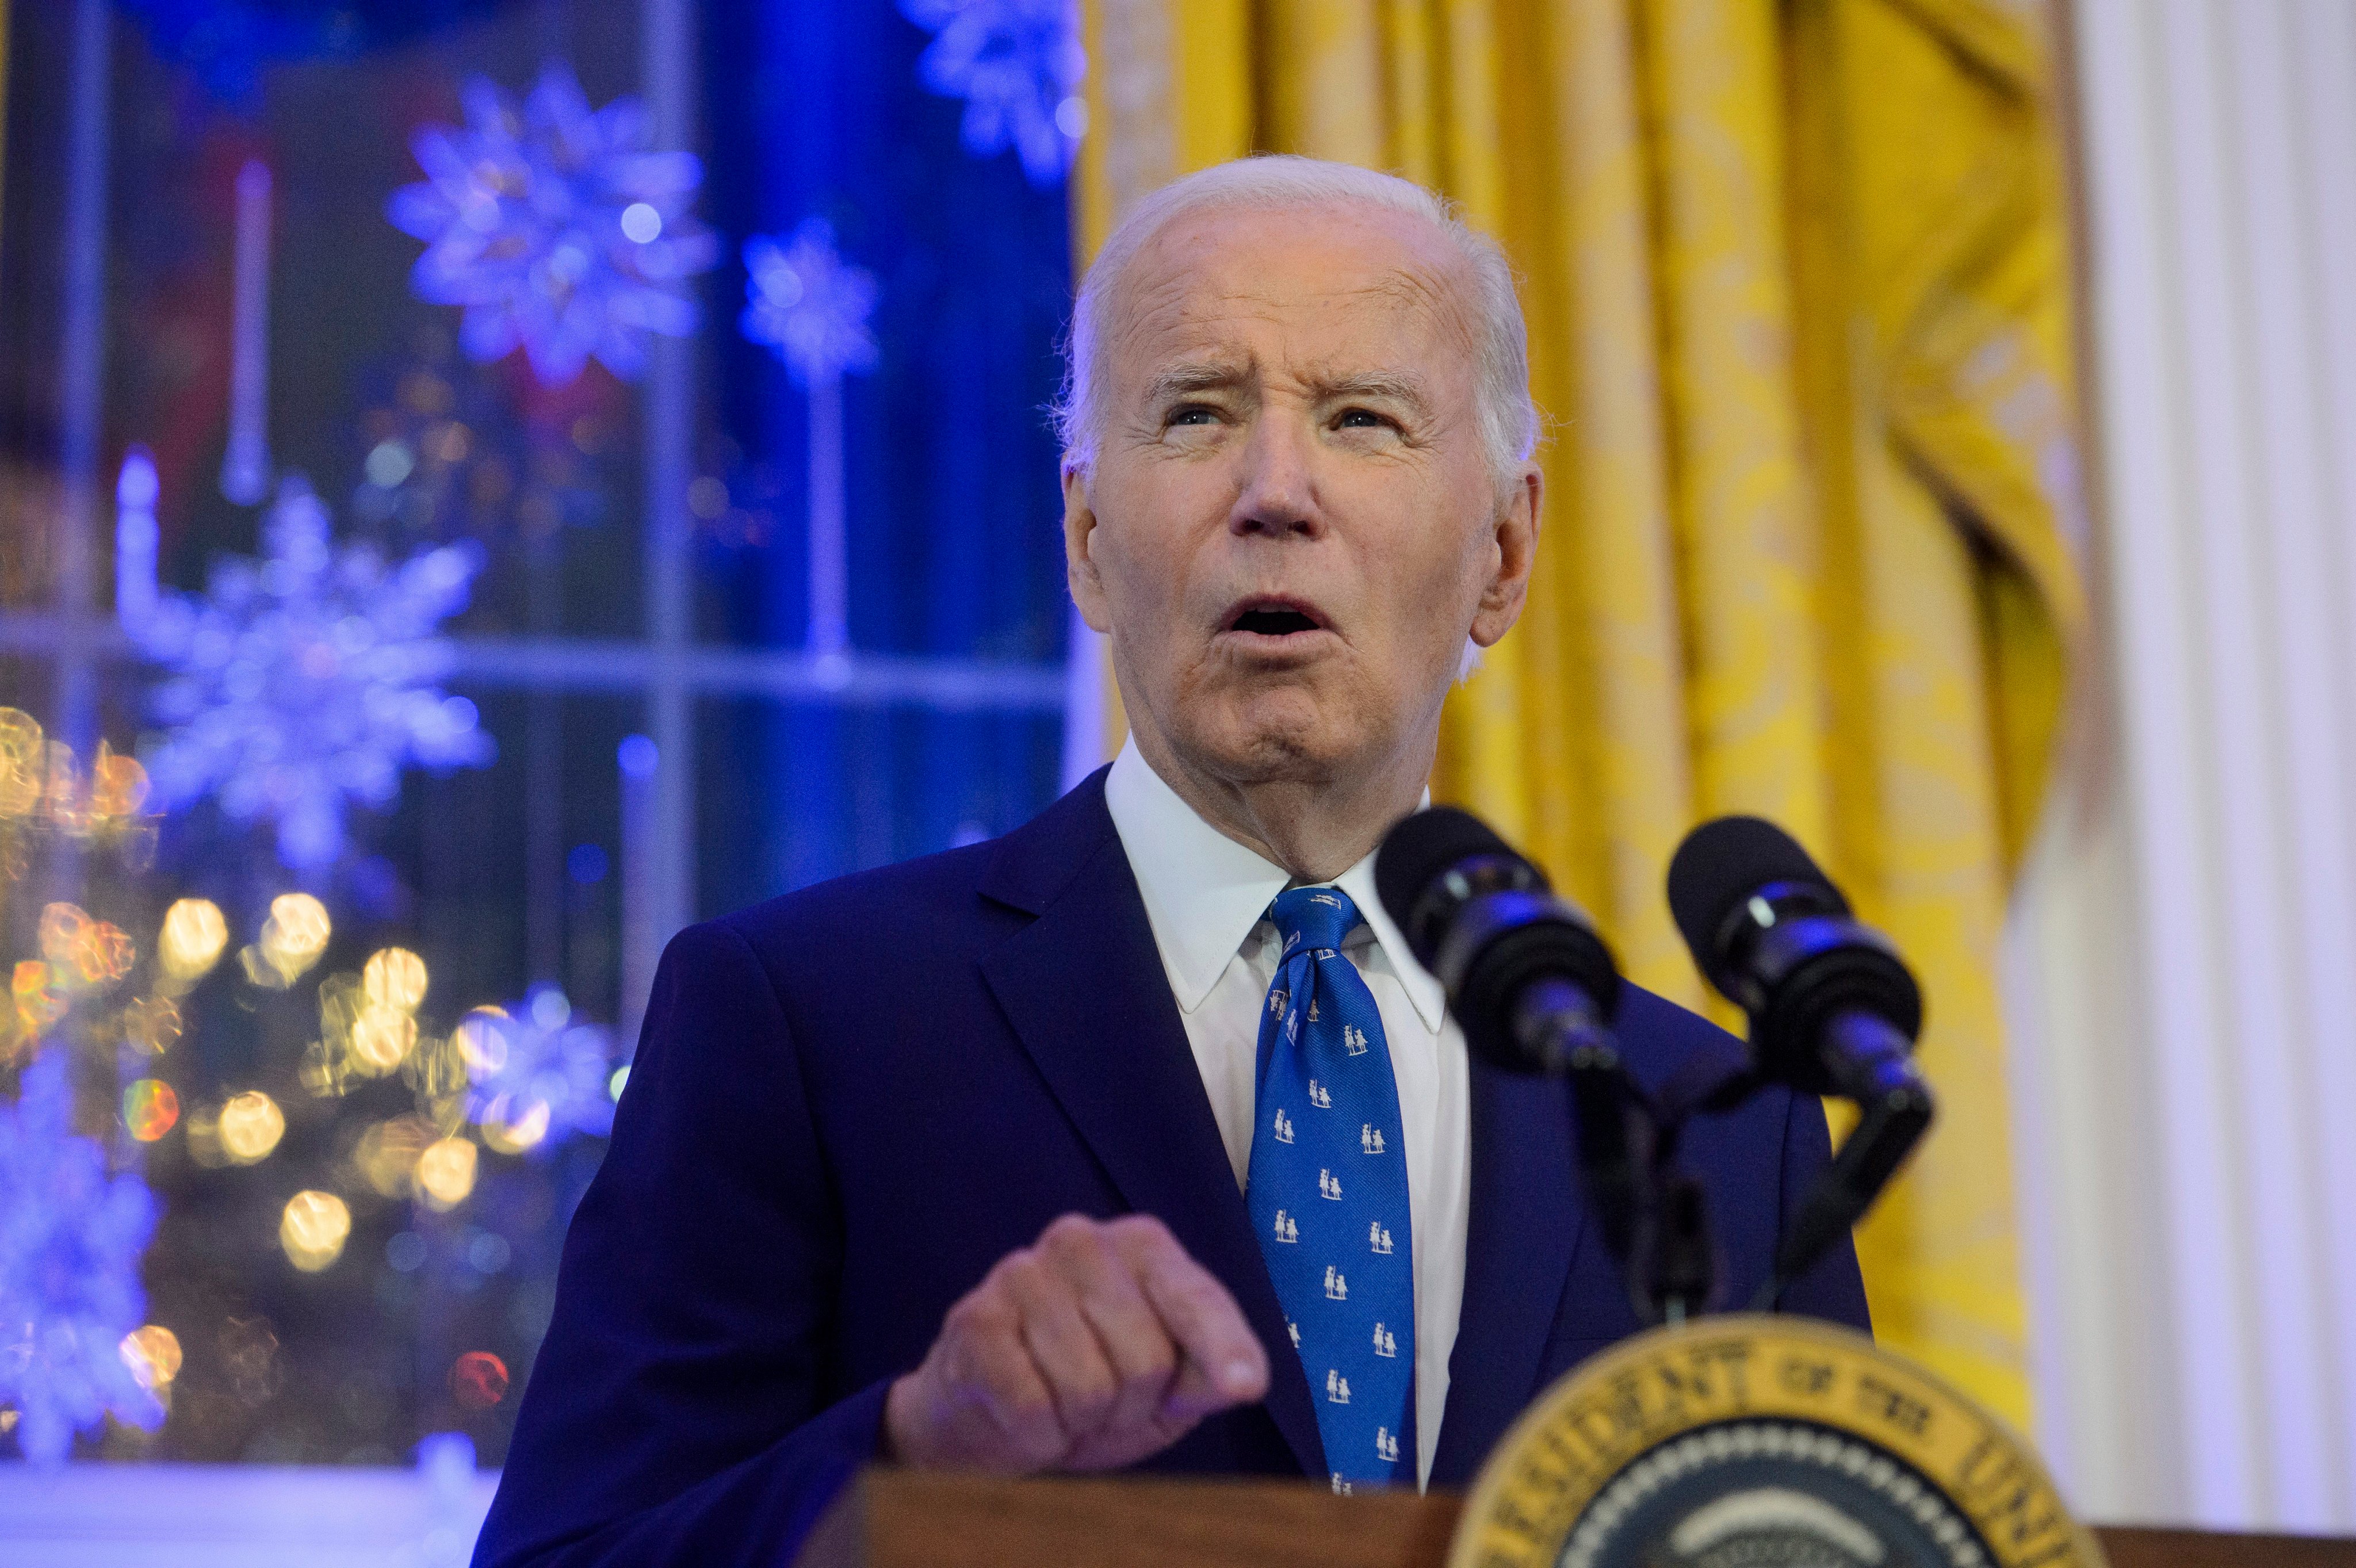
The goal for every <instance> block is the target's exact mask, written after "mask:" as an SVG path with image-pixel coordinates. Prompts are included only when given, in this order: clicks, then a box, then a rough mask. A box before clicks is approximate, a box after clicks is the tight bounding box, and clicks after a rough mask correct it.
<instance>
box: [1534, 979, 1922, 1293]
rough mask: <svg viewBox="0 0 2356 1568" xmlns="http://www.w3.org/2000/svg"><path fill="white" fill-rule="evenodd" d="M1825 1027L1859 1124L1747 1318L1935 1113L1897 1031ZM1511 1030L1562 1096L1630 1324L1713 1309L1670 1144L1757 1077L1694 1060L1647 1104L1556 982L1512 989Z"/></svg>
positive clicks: (1584, 1011) (1705, 1208)
mask: <svg viewBox="0 0 2356 1568" xmlns="http://www.w3.org/2000/svg"><path fill="white" fill-rule="evenodd" d="M1829 1028H1830V1030H1831V1031H1832V1032H1833V1033H1835V1034H1836V1035H1837V1036H1838V1039H1839V1043H1840V1044H1841V1046H1842V1047H1844V1048H1842V1049H1839V1050H1834V1051H1827V1052H1826V1053H1825V1057H1826V1061H1827V1062H1828V1063H1830V1064H1835V1066H1834V1071H1835V1073H1836V1082H1835V1085H1834V1087H1835V1090H1836V1091H1837V1093H1838V1094H1839V1095H1840V1097H1841V1098H1843V1099H1845V1100H1847V1101H1852V1102H1854V1103H1855V1104H1856V1105H1857V1106H1858V1108H1859V1110H1860V1112H1862V1115H1861V1117H1860V1118H1859V1120H1858V1125H1857V1127H1856V1128H1855V1129H1854V1130H1853V1131H1852V1132H1851V1133H1849V1135H1848V1136H1847V1138H1846V1139H1844V1140H1842V1142H1841V1146H1840V1147H1839V1149H1837V1151H1835V1153H1834V1155H1833V1157H1832V1160H1831V1162H1830V1163H1829V1164H1828V1165H1826V1167H1825V1168H1824V1170H1823V1171H1821V1172H1819V1173H1818V1174H1817V1176H1816V1179H1815V1182H1814V1183H1812V1184H1811V1185H1810V1187H1809V1188H1808V1191H1807V1193H1806V1195H1805V1196H1804V1197H1803V1198H1802V1200H1801V1203H1800V1208H1799V1211H1798V1213H1797V1215H1796V1216H1795V1217H1794V1220H1793V1223H1792V1225H1791V1227H1790V1229H1789V1230H1787V1231H1786V1232H1785V1233H1784V1236H1783V1242H1782V1244H1781V1246H1780V1247H1779V1248H1778V1249H1777V1251H1776V1255H1775V1262H1774V1267H1773V1269H1772V1271H1771V1272H1770V1273H1769V1275H1768V1278H1767V1279H1766V1281H1765V1282H1764V1283H1762V1285H1761V1286H1760V1288H1759V1291H1758V1293H1757V1294H1755V1295H1753V1296H1752V1297H1751V1302H1750V1303H1749V1309H1750V1310H1751V1311H1753V1312H1772V1311H1773V1310H1774V1308H1775V1301H1776V1298H1777V1297H1778V1296H1780V1295H1782V1294H1783V1291H1784V1289H1785V1287H1787V1286H1788V1285H1790V1284H1791V1283H1792V1282H1793V1281H1794V1280H1795V1279H1797V1278H1798V1277H1799V1276H1800V1275H1801V1274H1803V1273H1806V1272H1807V1269H1808V1267H1809V1266H1810V1265H1811V1264H1813V1263H1814V1262H1815V1261H1816V1259H1817V1258H1818V1257H1820V1256H1822V1255H1823V1253H1824V1251H1825V1249H1826V1248H1827V1247H1829V1246H1831V1245H1832V1244H1833V1243H1834V1242H1835V1241H1836V1240H1838V1239H1839V1238H1840V1237H1841V1236H1843V1235H1844V1234H1846V1233H1847V1231H1848V1230H1849V1229H1850V1228H1851V1227H1852V1226H1854V1225H1855V1224H1856V1223H1857V1222H1858V1220H1859V1219H1863V1218H1864V1217H1865V1214H1866V1212H1867V1211H1868V1210H1869V1209H1870V1208H1872V1207H1873V1204H1874V1201H1875V1199H1877V1198H1879V1197H1880V1196H1881V1191H1882V1189H1883V1188H1884V1187H1887V1186H1889V1185H1890V1180H1891V1178H1892V1177H1894V1176H1896V1175H1897V1174H1898V1170H1899V1167H1900V1166H1901V1165H1904V1163H1905V1161H1906V1157H1907V1155H1910V1154H1912V1152H1913V1149H1914V1145H1915V1144H1918V1143H1920V1142H1921V1141H1922V1135H1923V1133H1925V1132H1927V1131H1928V1130H1929V1129H1930V1125H1931V1120H1932V1117H1933V1113H1934V1111H1935V1106H1934V1102H1933V1099H1932V1095H1931V1091H1930V1090H1929V1089H1928V1088H1927V1087H1926V1086H1925V1085H1924V1084H1923V1082H1922V1079H1921V1078H1920V1077H1919V1076H1918V1075H1917V1074H1916V1073H1915V1071H1914V1069H1913V1064H1912V1058H1911V1055H1910V1042H1909V1041H1908V1040H1907V1038H1906V1036H1904V1035H1902V1034H1901V1033H1900V1032H1899V1031H1898V1030H1896V1029H1895V1028H1893V1027H1891V1026H1890V1025H1889V1024H1888V1023H1886V1022H1884V1021H1883V1020H1881V1019H1880V1018H1878V1017H1876V1016H1874V1015H1871V1014H1868V1013H1862V1012H1844V1013H1841V1014H1837V1015H1835V1016H1834V1018H1833V1019H1832V1021H1831V1024H1830V1026H1829ZM1514 1029H1515V1035H1516V1036H1518V1037H1519V1039H1520V1041H1521V1043H1522V1045H1523V1046H1524V1047H1526V1049H1527V1050H1528V1051H1529V1053H1530V1059H1532V1060H1533V1061H1536V1062H1539V1063H1543V1064H1544V1066H1545V1068H1546V1069H1547V1071H1549V1072H1551V1073H1553V1074H1555V1075H1557V1076H1559V1077H1561V1078H1562V1079H1565V1080H1566V1081H1567V1082H1568V1083H1569V1086H1570V1093H1571V1120H1572V1125H1573V1130H1574V1133H1575V1135H1576V1137H1577V1140H1578V1143H1579V1157H1580V1171H1581V1173H1582V1175H1583V1176H1584V1177H1585V1179H1586V1185H1587V1187H1588V1192H1589V1195H1590V1198H1591V1199H1592V1201H1593V1202H1594V1205H1595V1208H1596V1213H1597V1217H1598V1219H1600V1221H1601V1225H1602V1229H1603V1240H1604V1244H1605V1245H1606V1246H1607V1247H1609V1248H1610V1249H1611V1251H1612V1256H1613V1257H1614V1258H1616V1259H1618V1260H1619V1262H1620V1266H1621V1269H1622V1273H1624V1274H1625V1276H1626V1278H1627V1282H1628V1294H1629V1299H1630V1301H1631V1302H1632V1303H1633V1305H1634V1306H1635V1308H1636V1311H1637V1313H1638V1315H1639V1316H1642V1317H1643V1318H1644V1320H1645V1321H1646V1322H1648V1323H1656V1324H1658V1323H1667V1324H1676V1323H1682V1322H1685V1321H1686V1320H1687V1319H1688V1318H1692V1317H1698V1316H1702V1315H1703V1314H1705V1313H1707V1312H1709V1311H1711V1310H1713V1309H1714V1308H1715V1306H1716V1305H1717V1297H1718V1290H1719V1277H1718V1273H1719V1270H1718V1249H1717V1244H1716V1241H1715V1239H1714V1236H1713V1233H1712V1231H1711V1229H1710V1223H1709V1202H1708V1193H1707V1191H1706V1190H1705V1189H1704V1188H1703V1187H1702V1185H1701V1183H1700V1181H1699V1180H1697V1178H1696V1177H1695V1176H1692V1175H1691V1174H1690V1173H1689V1172H1687V1171H1686V1170H1685V1169H1684V1168H1683V1167H1682V1166H1681V1165H1679V1163H1678V1158H1677V1154H1678V1146H1679V1144H1681V1142H1682V1141H1683V1136H1684V1133H1685V1126H1686V1122H1687V1120H1688V1119H1689V1118H1691V1117H1692V1116H1693V1115H1694V1114H1695V1113H1697V1112H1722V1111H1730V1110H1732V1109H1734V1108H1735V1107H1736V1106H1739V1105H1741V1104H1743V1103H1744V1102H1745V1101H1749V1100H1750V1099H1751V1098H1752V1097H1753V1096H1754V1095H1756V1094H1757V1093H1758V1092H1759V1091H1760V1090H1762V1089H1764V1088H1765V1087H1767V1084H1768V1082H1769V1081H1770V1080H1768V1079H1762V1078H1761V1077H1760V1076H1759V1075H1758V1074H1757V1073H1756V1071H1754V1070H1753V1069H1751V1068H1750V1067H1749V1066H1748V1064H1747V1063H1745V1062H1736V1061H1732V1060H1729V1059H1719V1060H1712V1059H1709V1058H1697V1060H1696V1061H1695V1062H1694V1063H1693V1064H1691V1065H1690V1066H1689V1067H1688V1068H1687V1069H1686V1070H1684V1071H1683V1072H1680V1073H1679V1074H1677V1075H1676V1077H1675V1078H1673V1079H1671V1080H1670V1081H1669V1082H1668V1083H1666V1084H1665V1085H1664V1086H1663V1088H1662V1090H1661V1092H1660V1093H1659V1094H1658V1095H1657V1096H1656V1095H1654V1094H1650V1093H1647V1092H1646V1091H1645V1090H1644V1086H1643V1085H1642V1084H1640V1083H1638V1082H1637V1081H1636V1079H1635V1076H1634V1075H1633V1073H1631V1072H1630V1071H1629V1070H1628V1066H1627V1062H1626V1059H1625V1058H1622V1055H1621V1054H1620V1047H1619V1044H1618V1042H1617V1041H1616V1040H1615V1039H1614V1038H1613V1037H1612V1032H1611V1030H1610V1029H1609V1028H1607V1027H1606V1026H1604V1025H1603V1024H1602V1023H1601V1021H1600V1020H1599V1019H1597V1018H1596V1017H1595V1015H1594V1014H1593V1012H1592V1011H1591V1010H1590V1008H1589V1007H1588V1006H1586V1005H1585V1004H1584V1001H1583V998H1581V997H1580V993H1577V992H1576V991H1574V990H1572V989H1571V988H1570V987H1569V986H1566V985H1561V984H1559V983H1547V982H1541V983H1538V984H1536V985H1533V986H1531V987H1530V988H1529V989H1528V991H1527V992H1526V993H1524V995H1523V998H1522V1001H1521V1005H1520V1006H1519V1007H1518V1008H1517V1009H1516V1012H1515V1020H1514Z"/></svg>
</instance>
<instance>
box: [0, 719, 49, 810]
mask: <svg viewBox="0 0 2356 1568" xmlns="http://www.w3.org/2000/svg"><path fill="white" fill-rule="evenodd" d="M47 763H48V748H47V747H46V746H43V744H42V736H41V725H40V721H39V720H37V719H36V718H34V717H33V715H32V714H28V713H26V712H25V711H24V710H22V709H20V708H0V817H22V816H26V815H28V814H30V813H31V811H32V810H33V808H34V807H36V806H37V805H39V804H40V803H41V781H42V778H43V775H44V774H45V773H46V772H47V770H48V769H47Z"/></svg>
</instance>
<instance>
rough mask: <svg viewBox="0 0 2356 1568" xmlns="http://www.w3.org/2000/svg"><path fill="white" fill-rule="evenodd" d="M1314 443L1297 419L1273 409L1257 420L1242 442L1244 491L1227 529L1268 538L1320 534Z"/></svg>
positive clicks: (1238, 497) (1228, 520)
mask: <svg viewBox="0 0 2356 1568" xmlns="http://www.w3.org/2000/svg"><path fill="white" fill-rule="evenodd" d="M1315 447H1316V441H1315V436H1314V435H1313V434H1312V432H1311V431H1310V430H1309V429H1308V428H1307V426H1306V424H1305V422H1303V421H1301V420H1299V419H1295V418H1289V417H1287V416H1286V415H1285V414H1284V413H1281V412H1280V411H1274V410H1271V411H1269V412H1268V413H1263V414H1262V415H1261V417H1260V418H1259V419H1258V420H1257V421H1255V422H1254V424H1253V426H1252V433H1251V438H1250V439H1249V440H1248V441H1247V442H1246V443H1245V445H1244V452H1243V460H1244V474H1243V489H1242V490H1241V491H1240V492H1239V493H1238V494H1237V497H1236V504H1235V510H1233V511H1232V512H1231V513H1229V515H1228V518H1227V526H1228V528H1229V529H1230V530H1231V531H1232V532H1236V533H1243V534H1250V533H1264V534H1268V535H1269V536H1271V537H1282V536H1283V535H1285V534H1290V533H1302V534H1314V533H1316V532H1319V530H1320V526H1321V519H1320V516H1319V513H1318V497H1317V484H1316V478H1315V475H1314V473H1313V471H1312V464H1313V460H1314V455H1315Z"/></svg>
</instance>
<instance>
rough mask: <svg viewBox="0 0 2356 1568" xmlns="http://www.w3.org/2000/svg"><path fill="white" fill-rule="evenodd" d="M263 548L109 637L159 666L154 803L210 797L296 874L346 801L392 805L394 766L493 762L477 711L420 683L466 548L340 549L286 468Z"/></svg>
mask: <svg viewBox="0 0 2356 1568" xmlns="http://www.w3.org/2000/svg"><path fill="white" fill-rule="evenodd" d="M262 546H263V549H264V552H265V555H264V558H263V559H262V560H261V561H252V560H247V559H245V558H242V557H233V558H230V559H229V560H225V561H222V562H220V564H217V565H215V566H214V568H213V571H212V575H211V580H210V583H209V585H208V587H207V589H206V592H205V595H204V596H203V597H201V598H190V597H187V596H181V595H177V594H175V595H153V596H152V599H151V603H152V606H153V607H152V608H151V609H149V610H148V611H147V613H146V614H145V615H143V616H140V617H138V618H135V619H133V618H126V619H125V624H124V630H125V631H127V632H128V633H129V634H130V636H131V638H132V640H133V641H134V643H135V644H136V645H137V646H138V648H139V649H140V650H141V651H142V652H144V653H145V654H146V655H147V656H148V657H149V658H150V659H153V660H157V661H158V662H160V663H163V664H165V665H166V666H168V667H169V668H170V669H171V670H172V671H174V674H173V676H172V678H171V679H169V680H167V681H166V682H164V684H163V685H162V686H161V687H160V688H159V689H158V690H157V692H156V693H155V714H156V716H157V717H158V718H159V719H161V720H163V721H164V722H165V723H166V725H170V726H172V727H171V728H170V729H169V731H168V733H167V734H166V737H165V740H164V743H163V744H162V746H159V747H158V748H157V749H156V750H155V752H154V753H153V754H152V755H151V756H150V757H148V758H147V759H146V760H147V772H148V778H149V779H150V781H151V782H152V783H153V785H154V787H155V792H156V795H157V798H158V799H159V800H160V801H161V802H162V803H163V804H164V805H165V806H166V808H167V809H171V808H176V807H179V806H185V805H187V804H189V803H190V802H192V801H194V800H198V798H200V797H202V796H204V795H207V794H211V795H214V796H216V797H217V798H218V799H219V800H220V807H221V810H222V811H224V812H225V813H226V814H227V815H229V816H230V818H231V819H233V820H235V821H239V822H251V821H253V820H255V819H258V818H267V819H269V820H270V821H272V822H275V823H276V824H277V832H278V857H279V859H281V860H282V861H284V862H285V864H286V865H288V866H289V867H292V868H295V869H297V870H302V869H307V868H312V867H316V866H322V865H328V864H329V863H331V862H333V861H334V860H335V859H336V858H337V856H338V855H339V854H342V852H343V847H344V809H345V806H346V804H347V803H348V802H350V801H359V802H361V803H363V804H366V805H370V806H383V805H386V804H388V803H390V802H391V800H394V799H395V797H397V796H398V795H399V793H400V790H401V770H402V767H403V766H404V765H406V764H409V763H415V764H417V765H419V766H421V767H425V768H465V767H480V766H482V765H483V764H485V763H487V762H488V761H489V760H490V759H491V757H492V754H493V747H492V745H491V741H490V737H489V736H486V735H484V734H483V733H482V732H481V731H480V730H479V729H477V726H476V712H475V704H474V703H470V702H468V701H467V700H466V698H464V697H456V696H451V695H447V694H445V693H444V692H442V691H441V690H440V688H439V687H438V686H437V685H436V684H434V682H438V681H439V680H441V678H442V677H443V676H444V674H446V673H447V672H448V671H449V668H450V664H451V660H452V653H451V649H450V646H449V644H448V643H447V642H446V641H444V640H443V639H441V638H439V637H437V636H435V635H434V632H435V628H437V627H438V626H439V625H440V624H441V622H442V621H443V620H444V619H445V618H448V617H449V616H451V615H454V614H455V613H456V612H457V611H458V610H459V609H460V608H461V607H464V606H465V604H466V594H467V589H468V586H469V585H470V584H471V582H472V581H473V578H474V575H475V573H476V571H477V567H478V565H479V564H480V559H481V553H480V550H479V548H478V547H477V546H475V545H474V544H472V543H471V542H468V543H462V544H455V545H444V547H442V548H440V549H438V550H428V551H424V552H423V553H419V554H416V555H412V556H411V557H409V558H408V559H407V560H405V561H402V563H400V564H398V565H393V566H388V565H387V564H385V562H384V560H383V558H382V557H381V556H380V555H379V554H378V553H377V552H376V551H375V550H373V549H371V548H369V546H367V545H348V546H346V547H344V548H342V549H337V548H336V547H334V546H333V545H331V544H330V543H329V542H328V538H327V508H326V507H325V506H323V505H322V504H321V503H320V501H319V499H318V498H317V497H316V496H314V495H313V494H312V493H311V490H310V487H309V486H308V485H307V484H305V482H304V481H303V479H302V478H300V477H299V476H294V477H290V478H288V479H287V480H286V481H285V482H284V484H283V485H282V486H281V487H280V489H279V495H278V499H277V502H276V503H275V504H274V505H273V507H272V509H271V510H270V514H269V516H268V517H267V518H266V519H265V520H264V521H263V524H262ZM151 594H152V590H151Z"/></svg>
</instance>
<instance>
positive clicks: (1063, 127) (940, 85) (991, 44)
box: [900, 0, 1087, 187]
mask: <svg viewBox="0 0 2356 1568" xmlns="http://www.w3.org/2000/svg"><path fill="white" fill-rule="evenodd" d="M900 13H901V15H903V16H906V17H907V18H908V20H910V21H911V22H914V23H916V26H918V27H923V28H925V29H926V31H928V32H930V33H931V34H932V35H933V41H932V42H931V43H930V44H929V45H927V46H926V48H925V52H924V55H923V56H922V58H920V59H918V60H917V62H916V70H917V73H918V74H919V75H920V76H922V77H923V79H924V82H925V85H926V87H929V88H931V89H932V90H933V91H935V92H938V93H941V94H943V95H945V96H947V97H950V98H962V99H964V100H965V124H964V126H963V128H962V134H963V135H964V138H965V145H966V147H967V150H969V151H970V152H972V153H973V154H974V155H976V156H980V157H987V156H990V155H991V154H993V153H996V152H998V151H1000V150H1001V148H1004V147H1007V146H1010V145H1011V146H1012V147H1013V148H1014V150H1015V152H1016V153H1017V154H1018V155H1019V156H1021V157H1022V159H1023V173H1024V174H1025V175H1027V176H1029V177H1030V180H1031V183H1032V184H1033V185H1035V186H1042V187H1044V186H1051V185H1054V184H1055V183H1056V182H1058V181H1060V180H1061V179H1062V178H1063V177H1064V176H1065V175H1066V173H1068V172H1069V171H1070V169H1071V166H1072V150H1073V147H1074V146H1075V145H1076V144H1077V143H1078V141H1079V138H1080V134H1081V132H1082V131H1084V130H1086V129H1087V106H1086V104H1085V103H1083V102H1081V100H1080V97H1079V90H1080V80H1081V78H1082V77H1083V76H1085V75H1086V74H1087V55H1086V54H1085V53H1084V52H1082V50H1081V48H1080V23H1079V7H1078V5H1076V0H900Z"/></svg>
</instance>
